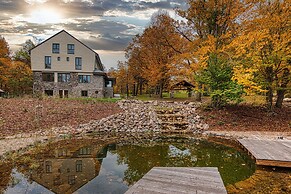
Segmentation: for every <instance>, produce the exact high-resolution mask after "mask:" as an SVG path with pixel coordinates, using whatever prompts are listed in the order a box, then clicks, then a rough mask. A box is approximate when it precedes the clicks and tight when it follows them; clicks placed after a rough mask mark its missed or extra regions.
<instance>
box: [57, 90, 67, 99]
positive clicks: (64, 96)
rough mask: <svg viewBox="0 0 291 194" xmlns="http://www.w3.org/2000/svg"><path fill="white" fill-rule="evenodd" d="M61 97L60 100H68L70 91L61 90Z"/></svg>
mask: <svg viewBox="0 0 291 194" xmlns="http://www.w3.org/2000/svg"><path fill="white" fill-rule="evenodd" d="M59 96H60V98H68V97H69V91H68V90H59Z"/></svg>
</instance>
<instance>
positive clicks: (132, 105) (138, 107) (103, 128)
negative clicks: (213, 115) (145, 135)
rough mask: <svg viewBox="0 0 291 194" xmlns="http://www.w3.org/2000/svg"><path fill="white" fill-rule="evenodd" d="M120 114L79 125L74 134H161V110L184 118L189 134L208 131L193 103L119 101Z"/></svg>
mask: <svg viewBox="0 0 291 194" xmlns="http://www.w3.org/2000/svg"><path fill="white" fill-rule="evenodd" d="M118 104H119V106H120V108H121V109H123V112H122V113H119V114H115V115H112V116H109V117H106V118H103V119H100V120H97V121H92V122H90V123H88V124H83V125H80V126H79V128H77V129H75V132H76V133H83V134H84V133H94V132H154V133H160V132H162V131H161V129H162V127H163V126H162V125H163V123H162V120H161V119H160V118H158V115H157V112H159V110H162V109H167V110H171V109H172V110H174V111H175V112H177V113H178V114H179V115H182V116H183V117H184V120H185V121H186V122H187V124H188V127H187V130H188V131H189V132H201V131H203V130H207V129H208V125H207V124H204V123H203V122H202V120H201V118H200V117H199V116H198V115H197V113H196V111H195V110H196V106H197V105H196V104H195V103H188V102H187V103H185V102H183V103H181V102H161V101H139V100H121V101H119V102H118Z"/></svg>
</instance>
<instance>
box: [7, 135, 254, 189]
mask: <svg viewBox="0 0 291 194" xmlns="http://www.w3.org/2000/svg"><path fill="white" fill-rule="evenodd" d="M154 166H165V167H178V166H181V167H182V166H183V167H196V166H197V167H218V169H219V172H220V174H221V176H222V179H223V182H224V184H225V185H228V184H233V183H236V182H238V181H240V180H244V179H246V178H248V177H249V176H251V175H252V174H253V173H254V171H255V164H254V161H253V160H251V159H250V158H249V156H248V155H246V154H245V153H241V152H239V151H237V150H236V149H234V148H231V147H227V146H225V145H222V144H217V143H213V142H210V141H207V140H205V139H200V138H181V137H179V138H176V137H175V138H173V137H170V138H165V137H163V138H155V139H154V140H142V141H117V140H113V139H111V140H110V141H105V140H104V139H90V140H88V139H87V140H81V139H72V140H62V141H58V142H51V143H49V144H47V145H46V146H43V145H39V146H36V147H35V148H33V149H30V150H28V151H27V152H26V153H25V154H23V155H22V156H21V157H20V158H19V159H17V162H15V164H14V165H13V167H12V168H11V169H12V170H11V173H10V181H9V184H7V185H6V186H4V187H3V186H2V187H3V188H2V189H3V191H4V193H9V194H10V193H11V194H12V193H13V194H14V193H124V192H125V191H126V190H127V189H128V188H129V186H131V185H133V184H134V183H135V182H136V181H138V180H139V179H140V178H142V176H143V175H145V174H146V173H147V172H148V171H149V170H150V169H151V168H152V167H154Z"/></svg>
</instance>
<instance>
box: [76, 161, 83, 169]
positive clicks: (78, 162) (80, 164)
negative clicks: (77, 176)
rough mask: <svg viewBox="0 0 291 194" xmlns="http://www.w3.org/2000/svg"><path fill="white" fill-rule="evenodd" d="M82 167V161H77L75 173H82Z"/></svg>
mask: <svg viewBox="0 0 291 194" xmlns="http://www.w3.org/2000/svg"><path fill="white" fill-rule="evenodd" d="M82 167H83V164H82V160H77V161H76V172H82Z"/></svg>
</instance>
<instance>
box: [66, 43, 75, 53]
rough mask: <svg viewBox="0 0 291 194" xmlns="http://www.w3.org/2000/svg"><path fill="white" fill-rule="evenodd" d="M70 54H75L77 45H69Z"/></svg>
mask: <svg viewBox="0 0 291 194" xmlns="http://www.w3.org/2000/svg"><path fill="white" fill-rule="evenodd" d="M67 48H68V54H75V45H74V44H68V45H67Z"/></svg>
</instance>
